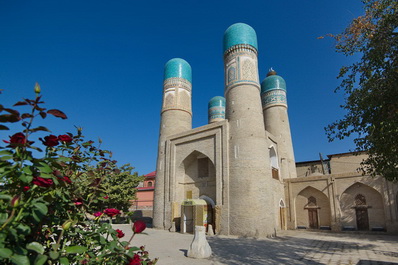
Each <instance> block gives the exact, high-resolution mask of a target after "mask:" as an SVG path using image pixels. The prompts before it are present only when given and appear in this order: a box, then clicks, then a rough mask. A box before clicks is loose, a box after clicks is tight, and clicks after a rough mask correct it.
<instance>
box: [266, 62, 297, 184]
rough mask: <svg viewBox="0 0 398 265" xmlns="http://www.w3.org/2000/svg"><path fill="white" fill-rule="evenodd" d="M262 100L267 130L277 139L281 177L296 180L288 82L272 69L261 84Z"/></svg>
mask: <svg viewBox="0 0 398 265" xmlns="http://www.w3.org/2000/svg"><path fill="white" fill-rule="evenodd" d="M261 99H262V100H261V101H262V105H263V114H264V125H265V129H266V130H267V131H269V132H270V133H271V134H273V135H274V136H275V137H276V138H277V139H276V141H277V142H278V150H279V154H278V157H279V163H280V165H281V166H280V168H281V176H282V178H296V177H297V173H296V163H295V160H294V152H293V144H292V136H291V133H290V125H289V117H288V114H287V101H286V82H285V80H284V79H283V78H282V77H280V76H279V75H277V74H276V72H275V71H274V70H273V69H272V68H271V69H270V71H269V72H268V74H267V77H266V78H265V79H264V81H263V82H262V83H261Z"/></svg>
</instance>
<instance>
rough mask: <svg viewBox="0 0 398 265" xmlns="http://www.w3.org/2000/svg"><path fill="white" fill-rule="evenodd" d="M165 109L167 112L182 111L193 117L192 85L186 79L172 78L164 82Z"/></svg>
mask: <svg viewBox="0 0 398 265" xmlns="http://www.w3.org/2000/svg"><path fill="white" fill-rule="evenodd" d="M163 90H164V92H163V94H164V96H163V97H164V99H163V107H162V112H164V111H166V110H182V111H186V112H188V113H189V114H191V115H192V110H191V108H192V106H191V105H192V104H191V91H192V85H191V83H190V82H189V81H188V80H186V79H185V78H179V77H171V78H167V79H166V80H164V82H163Z"/></svg>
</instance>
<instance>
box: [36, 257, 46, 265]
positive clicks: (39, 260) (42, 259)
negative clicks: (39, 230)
mask: <svg viewBox="0 0 398 265" xmlns="http://www.w3.org/2000/svg"><path fill="white" fill-rule="evenodd" d="M47 259H48V256H46V255H37V257H36V259H35V263H33V264H34V265H43V264H44V263H45V262H46V261H47Z"/></svg>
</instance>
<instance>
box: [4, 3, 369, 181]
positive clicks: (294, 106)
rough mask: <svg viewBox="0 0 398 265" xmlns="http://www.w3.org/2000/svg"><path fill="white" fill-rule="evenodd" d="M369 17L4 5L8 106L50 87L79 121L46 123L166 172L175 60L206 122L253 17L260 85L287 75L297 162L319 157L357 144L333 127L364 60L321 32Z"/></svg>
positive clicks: (346, 7)
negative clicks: (344, 86) (345, 78)
mask: <svg viewBox="0 0 398 265" xmlns="http://www.w3.org/2000/svg"><path fill="white" fill-rule="evenodd" d="M360 14H362V4H361V2H360V1H359V0H350V1H346V0H335V1H330V0H320V1H315V0H312V1H309V0H304V1H296V0H290V1H265V0H261V1H260V0H259V1H251V0H246V1H235V0H233V1H217V0H213V1H208V0H202V1H190V0H185V1H131V0H130V1H127V0H125V1H99V0H95V1H92V0H84V1H76V0H71V1H53V0H51V1H18V0H16V1H6V0H0V88H2V89H4V91H3V94H2V95H0V103H1V104H3V105H5V106H11V104H13V103H15V102H16V101H18V100H20V99H21V98H32V97H34V93H33V87H34V84H35V82H39V83H40V85H41V87H42V94H43V100H44V101H46V103H47V104H46V106H47V107H48V108H58V109H60V110H62V111H64V112H65V113H66V114H67V115H68V120H60V119H59V120H58V119H55V118H52V117H50V118H48V119H46V120H44V121H43V122H42V121H40V120H37V123H36V124H37V125H39V124H42V125H45V126H47V127H49V128H50V129H52V132H53V133H54V134H56V135H59V134H64V133H65V132H72V133H74V132H75V129H74V126H81V127H83V128H84V134H85V136H86V138H87V139H93V140H97V139H98V138H99V137H100V138H101V139H102V140H103V142H104V143H103V148H105V149H109V150H111V151H113V153H114V159H116V160H118V161H119V162H120V163H122V164H123V163H131V164H132V165H133V166H135V167H136V170H137V171H138V172H139V173H140V174H146V173H149V172H151V171H153V170H155V167H156V156H157V141H158V133H159V118H160V108H161V101H162V82H163V67H164V64H165V63H166V62H167V61H168V60H169V59H171V58H174V57H180V58H184V59H185V60H187V61H188V62H189V63H190V65H191V66H192V71H193V100H192V104H193V126H194V127H199V126H202V125H205V124H206V123H207V103H208V101H209V99H210V98H212V97H213V96H218V95H223V94H224V80H223V78H224V74H223V71H224V69H223V59H222V39H223V33H224V31H225V30H226V29H227V28H228V27H229V26H230V25H232V24H234V23H237V22H244V23H247V24H249V25H251V26H252V27H253V28H254V29H255V30H256V32H257V37H258V46H259V71H260V80H262V79H264V78H265V75H266V73H267V72H268V69H269V68H270V67H273V68H274V69H275V70H277V72H278V74H279V75H281V76H283V77H284V79H285V80H286V83H287V91H288V94H287V95H288V105H289V118H290V125H291V129H292V137H293V145H294V150H295V158H296V161H307V160H316V159H319V157H318V153H319V152H321V153H323V154H324V155H327V154H334V153H342V152H347V151H349V150H350V149H353V147H354V145H353V143H352V142H351V141H338V142H335V143H328V141H327V138H326V135H325V132H324V129H323V128H324V127H325V126H326V125H327V124H328V123H330V122H332V121H334V120H336V119H338V118H339V117H341V116H342V115H343V114H344V112H343V110H341V109H340V108H339V105H340V104H342V103H343V94H342V93H339V94H335V93H334V92H333V91H334V89H335V88H336V87H337V86H338V84H339V80H337V79H336V76H337V74H338V71H339V68H340V67H341V66H342V65H344V64H347V63H349V62H350V60H352V58H346V57H345V56H343V55H341V54H338V53H336V52H335V50H334V47H333V44H334V41H333V40H332V39H330V38H325V39H317V37H319V36H322V35H325V34H327V33H340V32H342V31H343V30H344V28H345V27H346V26H347V25H348V23H349V22H350V21H351V20H352V19H353V18H354V17H357V16H358V15H360ZM17 130H20V129H17V128H14V130H13V131H12V132H10V131H0V139H8V135H10V134H12V133H15V132H17ZM33 140H34V139H33Z"/></svg>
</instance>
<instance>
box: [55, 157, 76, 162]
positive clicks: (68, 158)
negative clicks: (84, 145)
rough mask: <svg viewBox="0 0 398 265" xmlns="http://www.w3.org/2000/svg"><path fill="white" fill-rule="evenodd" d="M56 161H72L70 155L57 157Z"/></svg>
mask: <svg viewBox="0 0 398 265" xmlns="http://www.w3.org/2000/svg"><path fill="white" fill-rule="evenodd" d="M57 160H58V161H60V162H70V161H72V159H71V158H70V157H65V156H61V157H59V158H57Z"/></svg>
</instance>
